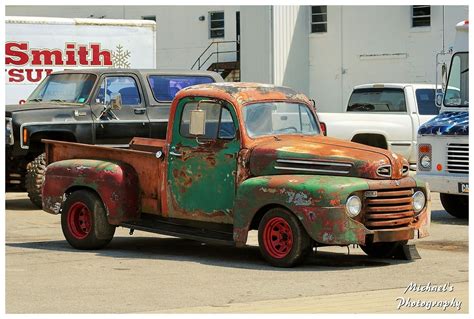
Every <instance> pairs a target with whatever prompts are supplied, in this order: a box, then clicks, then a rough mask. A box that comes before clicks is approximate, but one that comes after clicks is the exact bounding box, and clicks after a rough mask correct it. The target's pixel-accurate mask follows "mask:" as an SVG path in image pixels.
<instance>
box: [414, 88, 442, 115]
mask: <svg viewBox="0 0 474 319" xmlns="http://www.w3.org/2000/svg"><path fill="white" fill-rule="evenodd" d="M415 95H416V104H417V105H418V113H419V114H420V115H437V114H438V113H439V109H438V107H437V106H436V103H435V90H434V89H418V90H416V92H415Z"/></svg>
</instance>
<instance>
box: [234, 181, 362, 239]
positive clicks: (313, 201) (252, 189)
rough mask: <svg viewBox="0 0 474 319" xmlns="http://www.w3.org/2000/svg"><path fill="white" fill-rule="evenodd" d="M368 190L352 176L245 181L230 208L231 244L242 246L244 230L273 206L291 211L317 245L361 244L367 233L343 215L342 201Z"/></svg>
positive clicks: (246, 231) (360, 224) (250, 227)
mask: <svg viewBox="0 0 474 319" xmlns="http://www.w3.org/2000/svg"><path fill="white" fill-rule="evenodd" d="M367 189H369V186H368V184H367V183H366V182H365V181H364V180H362V179H360V178H354V177H341V176H315V175H273V176H260V177H254V178H250V179H247V180H246V181H244V182H243V183H241V184H240V185H239V187H238V189H237V196H236V201H235V207H234V234H233V236H234V241H235V243H236V245H237V246H243V245H245V243H246V241H247V235H248V231H249V230H250V229H254V228H258V224H257V223H256V222H258V220H257V221H256V220H254V217H255V218H258V219H260V218H261V217H263V213H265V211H266V210H267V209H266V208H271V207H275V206H279V207H284V208H286V209H288V210H289V211H290V212H292V213H293V214H294V215H295V216H296V217H297V218H298V220H299V221H300V222H301V224H302V225H303V227H304V229H305V230H306V232H307V233H308V235H309V236H310V237H311V238H312V239H313V240H315V241H316V242H318V243H322V244H335V245H348V244H351V243H364V242H365V235H366V234H368V230H367V229H366V228H365V227H364V225H363V224H362V223H360V222H358V221H356V220H354V219H351V218H350V217H348V216H347V214H346V212H345V201H346V200H347V198H348V196H349V195H350V194H352V193H354V192H361V191H364V190H367Z"/></svg>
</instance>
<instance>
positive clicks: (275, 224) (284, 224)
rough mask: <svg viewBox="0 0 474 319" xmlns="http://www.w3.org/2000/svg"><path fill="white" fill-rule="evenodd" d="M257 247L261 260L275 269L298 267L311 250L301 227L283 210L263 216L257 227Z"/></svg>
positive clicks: (309, 239)
mask: <svg viewBox="0 0 474 319" xmlns="http://www.w3.org/2000/svg"><path fill="white" fill-rule="evenodd" d="M272 231H274V232H272ZM272 234H275V235H272ZM278 236H279V237H278ZM290 239H291V240H290ZM277 241H278V242H277ZM290 242H291V244H290ZM258 245H259V248H260V252H261V254H262V256H263V258H264V259H265V260H266V261H267V262H268V263H269V264H271V265H272V266H276V267H294V266H296V265H298V264H299V263H301V262H303V261H304V259H305V257H306V256H307V255H308V253H309V252H310V251H311V248H312V247H311V238H310V237H309V235H308V233H307V232H306V230H305V229H304V228H303V225H301V223H300V221H299V220H298V219H297V218H296V217H295V215H293V214H292V213H291V212H289V211H288V210H286V209H284V208H273V209H270V210H269V211H268V212H267V213H266V214H265V215H264V216H263V218H262V220H261V221H260V224H259V226H258Z"/></svg>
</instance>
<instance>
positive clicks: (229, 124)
mask: <svg viewBox="0 0 474 319" xmlns="http://www.w3.org/2000/svg"><path fill="white" fill-rule="evenodd" d="M218 137H219V138H220V139H224V140H232V139H233V138H234V137H235V125H234V121H233V120H232V115H231V114H230V111H229V110H228V109H227V108H225V107H223V108H222V113H221V123H220V125H219V136H218Z"/></svg>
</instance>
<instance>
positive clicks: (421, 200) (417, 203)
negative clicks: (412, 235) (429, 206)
mask: <svg viewBox="0 0 474 319" xmlns="http://www.w3.org/2000/svg"><path fill="white" fill-rule="evenodd" d="M411 198H412V199H413V210H414V211H415V213H419V212H421V210H422V209H423V207H425V204H426V198H425V194H423V192H422V191H417V192H415V194H413V196H412V197H411Z"/></svg>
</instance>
